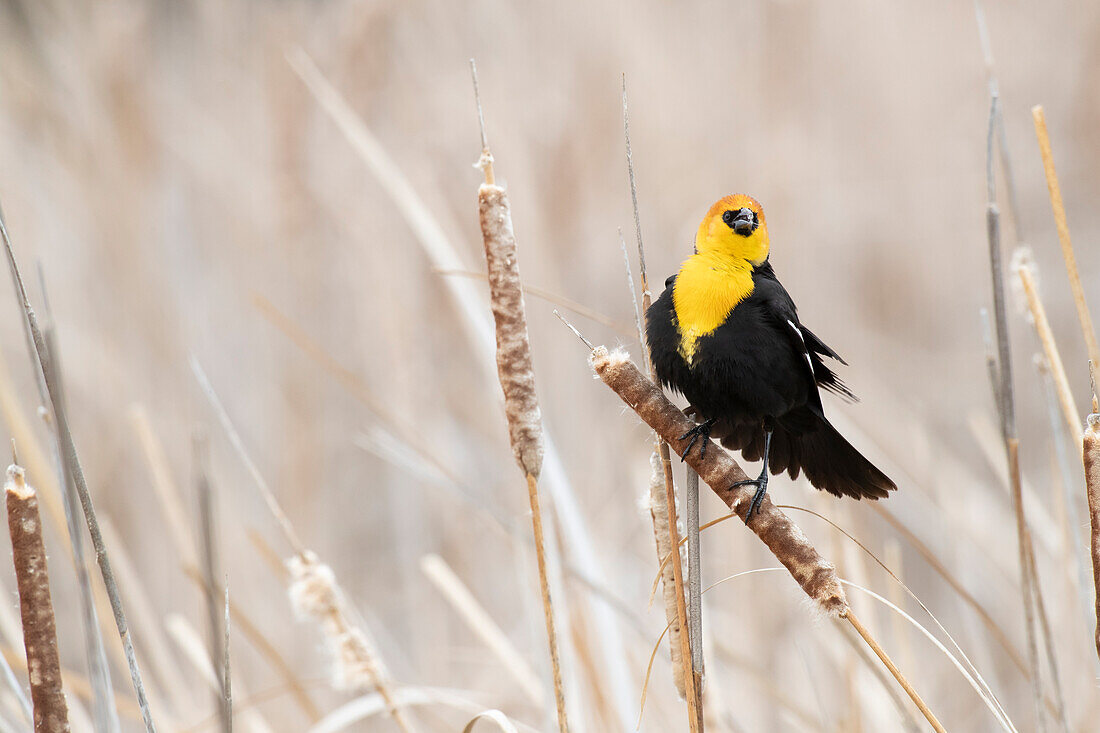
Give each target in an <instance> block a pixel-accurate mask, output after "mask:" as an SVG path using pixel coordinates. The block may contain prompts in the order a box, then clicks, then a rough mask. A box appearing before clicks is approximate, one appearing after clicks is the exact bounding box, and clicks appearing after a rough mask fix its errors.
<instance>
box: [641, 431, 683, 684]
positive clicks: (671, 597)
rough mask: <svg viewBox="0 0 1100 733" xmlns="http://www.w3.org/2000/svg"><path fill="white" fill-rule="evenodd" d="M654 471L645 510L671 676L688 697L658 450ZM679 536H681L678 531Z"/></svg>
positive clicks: (670, 534)
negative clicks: (656, 565)
mask: <svg viewBox="0 0 1100 733" xmlns="http://www.w3.org/2000/svg"><path fill="white" fill-rule="evenodd" d="M649 462H650V465H651V466H652V468H653V472H652V473H651V474H650V478H649V494H648V496H647V499H646V509H647V510H648V511H649V516H650V518H651V519H652V520H653V539H654V540H655V541H656V544H657V562H659V563H663V564H662V565H661V596H662V598H663V599H664V603H665V621H667V622H668V635H669V636H668V638H669V644H668V647H669V651H670V653H671V658H672V679H673V682H675V684H676V692H678V693H679V694H680V697H686V696H687V690H686V687H685V685H684V664H683V661H682V659H683V654H682V651H683V650H682V648H681V646H680V643H679V642H680V636H679V635H680V615H679V613H677V610H676V597H677V595H678V594H677V592H676V578H675V575H674V573H673V568H672V563H671V562H664V559H665V558H666V557H668V555H669V553H670V552H671V551H672V540H671V537H672V533H671V532H669V522H668V515H669V512H668V507H667V504H666V503H665V473H664V467H663V466H662V465H661V455H660V453H658V451H657V450H654V451H653V454H652V455H651V456H650V459H649ZM676 535H677V536H679V531H678V530H677V532H676Z"/></svg>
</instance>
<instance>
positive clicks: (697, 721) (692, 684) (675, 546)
mask: <svg viewBox="0 0 1100 733" xmlns="http://www.w3.org/2000/svg"><path fill="white" fill-rule="evenodd" d="M623 138H624V139H625V141H626V168H627V174H628V176H629V178H630V200H631V203H632V204H633V207H634V236H635V238H636V239H637V241H638V270H639V274H640V275H641V280H642V314H644V313H647V312H648V311H649V307H650V305H652V302H653V294H652V293H651V292H650V290H649V278H648V276H647V274H646V267H645V247H644V246H643V244H642V217H641V213H640V211H639V208H638V185H637V181H636V180H635V177H634V153H633V150H632V149H631V147H630V112H629V109H628V108H627V97H626V75H625V74H624V75H623ZM638 330H639V333H638V339H639V340H640V341H641V346H642V363H643V364H645V366H646V369H647V371H648V372H649V378H650V380H652V381H653V382H656V381H657V375H656V372H655V371H654V368H653V364H652V362H651V360H650V358H649V347H648V344H647V343H646V338H645V332H644V331H643V330H642V328H641V318H640V317H639V320H638ZM656 444H657V452H658V454H659V455H660V457H661V471H662V474H663V477H664V485H665V490H664V495H663V496H662V495H660V493H654V494H653V497H654V500H655V502H656V505H657V507H656V512H655V516H656V514H660V513H661V510H662V509H663V510H664V515H665V521H664V522H663V524H664V525H665V531H666V533H667V534H668V539H667V542H665V543H662V542H660V541H658V543H657V552H658V554H659V555H660V556H661V557H664V556H665V554H666V553H662V552H661V550H662V545H666V546H667V547H668V552H670V553H671V557H670V564H671V566H672V568H671V569H672V583H673V592H672V593H669V592H668V591H667V590H666V591H665V593H664V599H665V616H666V617H667V618H668V621H669V624H670V625H669V630H668V633H669V649H670V650H675V651H670V656H671V658H672V665H673V681H674V683H675V684H676V691H677V692H679V693H680V695H681V696H682V697H684V698H685V699H686V700H687V702H688V723H689V730H690V731H692V733H702V730H703V711H702V704H701V702H702V698H701V687H702V666H703V665H702V652H701V650H700V654H699V659H698V665H696V659H695V655H694V650H693V649H692V643H693V641H694V639H693V637H692V636H691V635H690V633H682V632H683V630H685V629H688V630H690V629H691V628H692V627H697V628H699V629H700V631H701V630H702V619H701V608H702V603H701V595H700V597H699V598H696V599H694V600H695V601H697V603H693V604H692V607H693V608H694V607H695V606H696V605H698V607H699V609H700V618H699V623H691V620H690V619H689V617H688V604H687V593H686V589H685V586H684V570H683V562H682V561H681V559H680V531H679V520H678V518H677V512H676V486H675V483H674V481H673V477H672V456H671V453H670V451H669V447H668V443H667V442H665V441H664V440H662V439H661V437H660V436H659V435H658V436H657V437H656ZM688 470H689V471H690V469H688ZM697 478H698V477H696V479H697ZM690 488H691V487H689V488H688V490H689V491H690ZM695 489H696V498H698V483H696V486H695ZM654 531H655V532H656V531H657V526H656V523H655V524H654ZM687 532H688V535H689V536H690V537H692V538H693V541H692V542H691V543H689V545H690V548H693V549H698V538H699V525H698V522H696V524H695V526H694V527H692V526H688V528H687ZM696 575H698V573H696ZM664 582H666V583H667V579H666V580H665V581H664ZM693 590H694V591H698V592H699V593H700V594H701V593H702V589H701V587H700V585H699V584H696V585H695V586H694V587H693ZM674 620H675V623H673V621H674ZM700 637H701V633H700Z"/></svg>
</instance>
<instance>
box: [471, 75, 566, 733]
mask: <svg viewBox="0 0 1100 733" xmlns="http://www.w3.org/2000/svg"><path fill="white" fill-rule="evenodd" d="M470 71H471V74H472V76H473V83H474V96H475V98H476V101H477V110H478V121H479V122H480V127H481V159H480V161H479V163H478V165H479V166H480V167H481V169H482V171H483V172H484V173H485V183H483V184H481V186H480V187H479V188H478V194H477V198H478V211H479V216H480V220H481V235H482V241H483V242H484V245H485V261H486V264H487V266H488V272H489V296H490V302H491V304H492V310H493V321H494V323H495V325H496V361H497V376H498V378H499V380H500V386H501V389H502V391H503V392H504V412H505V416H506V417H507V421H508V437H509V439H510V441H511V444H512V452H513V453H514V454H515V457H516V462H517V463H518V464H519V467H520V469H521V470H522V471H523V473H524V475H525V477H526V480H527V497H528V500H529V502H530V505H531V523H532V528H533V531H534V536H535V556H536V558H537V562H538V572H539V587H540V589H541V590H542V607H543V614H544V616H545V618H546V637H547V642H548V645H549V647H550V663H551V667H552V670H551V671H552V673H553V679H554V700H555V704H556V706H557V713H558V729H559V730H560V731H561V733H566V732H567V731H568V730H569V721H568V715H567V713H566V708H565V693H564V689H563V685H562V674H561V654H560V651H559V648H558V637H557V631H556V629H555V624H554V606H553V601H552V599H551V597H550V581H549V578H548V577H547V571H546V543H545V538H544V537H543V528H542V511H541V508H540V505H539V490H538V477H539V473H540V472H541V471H542V459H543V455H544V454H545V450H546V448H545V444H544V442H543V436H542V414H541V411H540V410H539V402H538V395H537V393H536V392H535V370H534V365H533V364H532V361H531V343H530V340H529V339H528V336H527V317H526V315H525V313H524V303H523V286H522V280H521V279H520V275H519V262H518V259H517V255H516V236H515V232H514V230H513V228H512V212H511V207H510V205H509V203H508V196H507V194H506V193H505V192H504V189H503V188H502V187H500V186H498V185H496V183H495V180H494V175H493V156H492V153H490V152H489V143H488V140H487V138H486V135H485V119H484V116H483V114H482V109H481V98H480V95H479V94H478V89H477V68H476V66H475V65H474V60H473V59H470Z"/></svg>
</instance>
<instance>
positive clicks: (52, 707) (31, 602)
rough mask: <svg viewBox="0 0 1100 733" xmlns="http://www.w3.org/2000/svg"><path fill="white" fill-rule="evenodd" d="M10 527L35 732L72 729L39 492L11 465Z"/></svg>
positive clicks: (8, 488) (56, 732)
mask: <svg viewBox="0 0 1100 733" xmlns="http://www.w3.org/2000/svg"><path fill="white" fill-rule="evenodd" d="M4 488H5V493H6V494H7V505H8V529H9V531H10V532H11V547H12V557H13V559H14V560H15V576H16V580H17V581H18V584H19V610H20V614H21V616H22V620H23V645H24V647H26V652H27V676H28V677H29V679H30V685H31V700H32V701H33V702H34V730H35V733H40V732H42V733H47V732H48V733H62V732H63V731H68V730H69V710H68V706H67V705H66V703H65V694H64V692H62V689H61V660H60V657H59V655H58V651H57V626H56V622H55V621H54V613H53V603H52V601H51V599H50V576H49V572H48V570H47V567H46V546H45V544H44V543H43V541H42V520H41V518H40V517H39V514H38V494H37V492H36V491H35V490H34V489H33V488H31V487H30V486H28V485H27V484H26V482H25V481H24V479H23V469H22V468H21V467H20V466H17V465H14V464H13V465H11V466H9V467H8V480H7V483H6V484H5V487H4Z"/></svg>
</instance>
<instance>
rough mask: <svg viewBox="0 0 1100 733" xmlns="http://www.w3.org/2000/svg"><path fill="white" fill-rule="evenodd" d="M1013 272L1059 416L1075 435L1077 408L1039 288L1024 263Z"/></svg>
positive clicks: (1079, 424) (1079, 421)
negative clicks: (1044, 359)
mask: <svg viewBox="0 0 1100 733" xmlns="http://www.w3.org/2000/svg"><path fill="white" fill-rule="evenodd" d="M1016 274H1017V275H1019V276H1020V282H1021V284H1023V286H1024V295H1025V296H1026V297H1027V307H1028V310H1030V311H1031V318H1032V320H1033V321H1034V324H1035V331H1036V333H1037V334H1038V335H1039V342H1040V343H1041V344H1042V345H1043V353H1044V354H1045V355H1046V357H1047V364H1049V365H1050V376H1051V378H1052V379H1053V380H1054V386H1055V391H1056V392H1057V393H1058V404H1059V405H1061V407H1062V417H1064V418H1065V420H1066V427H1067V428H1068V429H1069V434H1070V435H1077V432H1078V431H1079V430H1080V429H1081V418H1080V417H1078V414H1077V408H1076V407H1075V406H1074V404H1073V393H1072V392H1071V391H1070V388H1069V380H1068V379H1067V378H1066V369H1065V367H1064V366H1063V365H1062V355H1061V354H1059V353H1058V344H1057V343H1055V341H1054V332H1053V331H1051V330H1050V321H1048V320H1047V314H1046V309H1045V308H1043V301H1041V300H1040V299H1039V290H1038V287H1037V286H1036V284H1035V275H1034V274H1033V273H1032V271H1031V267H1029V266H1028V263H1027V262H1021V263H1020V264H1019V266H1018V267H1017V268H1016Z"/></svg>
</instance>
